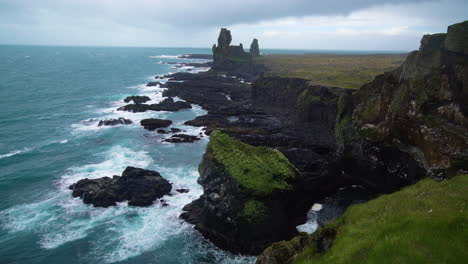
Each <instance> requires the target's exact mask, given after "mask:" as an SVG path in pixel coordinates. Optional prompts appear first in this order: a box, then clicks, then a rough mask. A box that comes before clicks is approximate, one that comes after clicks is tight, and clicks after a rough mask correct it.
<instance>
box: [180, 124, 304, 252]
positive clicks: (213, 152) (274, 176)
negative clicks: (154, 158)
mask: <svg viewBox="0 0 468 264" xmlns="http://www.w3.org/2000/svg"><path fill="white" fill-rule="evenodd" d="M199 173H200V178H199V179H198V183H200V184H201V185H202V186H203V190H204V194H203V195H202V196H201V197H200V198H199V199H197V200H195V201H194V202H192V203H191V204H189V205H187V206H185V207H184V211H186V212H184V213H183V214H182V215H181V217H182V218H184V219H185V220H187V221H188V222H190V223H193V224H195V228H196V229H197V230H199V231H200V232H201V233H202V234H203V235H204V236H205V237H206V238H208V239H209V240H210V241H212V242H213V243H214V244H215V245H217V246H219V247H220V248H223V249H226V250H229V251H231V252H234V253H242V254H258V253H259V252H261V251H262V250H263V249H264V248H266V247H267V246H268V245H269V244H271V243H272V242H274V241H279V240H283V239H287V238H290V237H292V235H294V234H295V233H296V231H295V225H294V224H292V222H293V221H291V220H292V219H291V216H292V215H294V214H293V213H291V211H292V210H293V208H294V206H293V205H294V199H293V198H292V196H291V195H290V194H291V193H292V192H294V189H295V186H294V184H293V182H294V181H295V180H296V179H297V178H299V177H301V176H300V174H299V172H298V171H297V169H296V168H295V167H294V166H293V165H292V164H291V163H289V161H288V160H287V159H286V158H285V157H284V156H283V155H282V154H281V153H280V152H279V151H276V150H274V149H270V148H265V147H253V146H250V145H247V144H245V143H242V142H240V141H238V140H235V139H232V138H230V137H228V136H227V135H225V134H223V133H221V132H218V131H216V132H214V133H213V134H212V135H211V137H210V143H209V144H208V146H207V149H206V152H205V154H204V156H203V160H202V162H201V164H200V166H199Z"/></svg>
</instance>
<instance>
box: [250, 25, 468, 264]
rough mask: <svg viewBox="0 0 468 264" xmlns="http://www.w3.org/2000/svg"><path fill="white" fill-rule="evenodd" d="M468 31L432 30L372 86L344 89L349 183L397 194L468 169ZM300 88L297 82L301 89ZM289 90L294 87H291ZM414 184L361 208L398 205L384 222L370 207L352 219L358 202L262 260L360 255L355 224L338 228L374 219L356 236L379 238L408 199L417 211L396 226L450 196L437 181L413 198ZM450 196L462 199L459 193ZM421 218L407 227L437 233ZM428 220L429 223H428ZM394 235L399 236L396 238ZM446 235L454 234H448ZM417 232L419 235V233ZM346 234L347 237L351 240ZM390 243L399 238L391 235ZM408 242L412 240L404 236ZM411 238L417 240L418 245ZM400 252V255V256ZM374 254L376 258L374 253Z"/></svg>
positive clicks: (339, 139) (340, 119)
mask: <svg viewBox="0 0 468 264" xmlns="http://www.w3.org/2000/svg"><path fill="white" fill-rule="evenodd" d="M467 36H468V21H466V22H463V23H459V24H455V25H452V26H450V27H449V28H448V33H447V34H434V35H425V36H424V37H423V38H422V40H421V46H420V48H419V50H418V51H414V52H412V53H410V54H409V56H408V58H407V59H406V61H405V62H404V63H403V65H401V66H400V67H398V68H397V69H395V70H393V71H390V72H386V73H384V74H382V75H379V76H377V77H376V78H375V79H374V80H373V81H372V82H370V83H368V84H365V85H364V86H363V87H362V88H361V89H360V90H358V91H356V92H354V93H352V94H351V93H343V94H342V95H341V96H340V99H339V102H338V110H337V118H336V125H335V129H334V133H335V137H336V157H337V160H336V161H335V164H336V167H337V168H338V169H339V170H340V171H341V172H342V173H340V176H339V178H338V180H339V181H342V180H343V179H345V178H348V180H349V181H351V182H353V183H355V184H360V185H362V186H363V187H364V188H366V189H367V190H368V191H370V192H371V193H374V194H381V193H388V192H394V191H397V190H399V189H400V188H401V187H403V186H406V185H409V184H412V183H415V182H416V181H418V180H419V179H421V178H423V177H426V176H433V177H435V178H436V179H440V178H450V177H452V176H453V175H456V174H464V173H466V171H468V152H467V151H468V122H467V120H468V119H467V117H468V56H467V55H468V54H467V52H466V51H467V50H468V45H467V44H468V42H467ZM296 86H297V85H294V87H296ZM286 87H287V88H288V89H289V86H286ZM277 96H278V95H277ZM314 135H315V134H314ZM461 177H465V178H466V175H465V176H459V178H458V179H459V180H460V179H461ZM452 180H454V179H451V180H448V181H444V182H443V183H440V184H441V185H443V184H446V183H447V182H450V181H452ZM429 181H431V180H429V179H426V180H425V181H424V182H425V183H424V184H428V182H429ZM432 182H433V181H432ZM418 184H420V183H418ZM430 184H437V183H434V182H433V183H430ZM430 184H429V185H430ZM447 184H448V183H447ZM456 185H457V183H455V184H453V186H456ZM410 188H413V187H409V188H408V189H404V190H403V191H401V192H400V193H402V194H403V193H405V190H408V191H406V194H405V195H406V196H405V197H404V198H399V200H398V199H397V200H396V201H395V200H391V199H390V198H389V197H398V196H399V195H402V194H399V193H398V192H397V193H395V194H392V195H391V196H390V195H389V196H382V197H380V198H378V199H377V200H375V201H372V202H371V203H369V204H370V205H369V206H367V205H366V206H363V207H360V208H361V209H362V210H366V209H367V208H370V206H371V204H372V205H375V204H379V203H381V204H380V205H379V207H376V209H372V210H371V211H372V212H380V211H387V210H388V208H394V212H392V213H386V214H384V215H382V216H381V220H376V219H375V217H374V216H372V217H371V218H369V215H370V213H366V212H364V213H362V214H360V215H359V218H356V219H353V220H351V218H352V216H355V212H356V210H359V209H357V207H353V208H352V209H351V210H352V212H349V211H348V213H346V214H345V215H344V216H342V217H340V218H338V219H337V220H335V221H333V222H332V223H331V224H329V225H325V226H324V227H323V228H322V229H320V230H318V231H316V232H315V233H314V234H313V235H311V236H307V235H300V236H297V237H295V238H294V239H293V240H291V241H289V242H284V241H283V242H279V243H275V244H273V245H272V246H271V247H269V248H268V249H267V250H265V251H264V252H263V253H262V254H261V255H260V256H259V258H258V260H257V263H262V264H276V263H293V261H295V260H296V261H302V260H305V259H310V258H314V260H317V261H318V259H319V256H328V257H327V260H328V261H325V263H327V262H336V263H341V262H340V261H333V260H336V259H337V258H335V259H333V258H332V257H330V256H332V255H333V254H335V257H336V253H338V252H339V254H340V259H342V260H343V258H342V257H343V256H344V255H345V253H346V252H348V253H349V252H355V251H352V250H351V251H348V250H349V248H350V247H349V241H350V240H346V238H343V237H345V236H346V235H345V233H346V231H344V230H348V231H349V230H358V229H353V228H352V227H349V228H347V229H346V228H345V227H343V228H342V229H339V230H341V231H338V232H337V230H338V228H340V227H341V226H346V225H350V224H351V223H358V221H361V222H363V221H367V220H366V219H370V220H369V221H368V223H361V224H359V226H366V229H363V230H367V229H368V228H369V229H370V225H376V229H375V230H374V231H373V232H367V235H364V236H363V235H362V234H354V235H353V237H360V239H359V240H356V242H357V241H363V240H365V238H364V237H365V236H368V237H372V236H373V235H374V234H375V233H377V232H381V230H385V223H388V222H389V218H388V216H390V215H391V216H393V215H397V214H400V213H401V208H400V205H401V203H402V202H403V203H408V202H409V201H411V202H412V204H413V205H412V206H414V208H410V207H408V205H405V207H404V208H405V209H408V208H410V209H409V210H408V211H407V212H405V213H404V214H403V215H402V217H396V218H395V220H392V221H391V222H392V227H394V226H395V224H393V223H396V222H398V221H400V219H407V218H405V217H407V216H408V215H411V214H413V213H414V212H417V211H418V210H421V211H423V210H425V211H424V213H422V214H421V215H424V217H423V218H424V219H427V218H426V214H427V213H428V211H427V210H426V209H425V207H424V206H423V205H422V204H421V202H422V201H427V200H429V199H433V200H432V201H433V202H435V203H438V202H440V199H444V198H443V197H448V196H446V195H443V194H444V193H446V191H444V190H443V189H441V188H439V187H438V186H437V187H436V186H431V187H430V188H427V189H426V190H425V191H418V195H417V196H418V198H417V199H414V197H415V196H416V195H415V193H412V192H411V191H409V190H411V189H410ZM418 188H420V187H416V188H415V190H419V189H418ZM436 189H438V191H437V192H439V193H438V195H441V196H439V197H436V198H434V197H433V196H434V194H435V190H436ZM425 194H427V196H428V197H426V198H423V197H422V196H423V195H425ZM451 197H455V195H453V196H451ZM379 199H380V200H379ZM386 199H387V200H386ZM392 199H395V198H392ZM414 201H416V202H414ZM431 203H432V202H431ZM440 203H441V204H444V205H443V206H440V207H438V208H439V209H440V208H447V207H448V206H449V204H450V206H451V205H454V204H456V203H450V202H440ZM392 204H393V205H392ZM384 208H385V209H384ZM431 208H432V207H431ZM353 212H354V213H353ZM429 212H432V210H429ZM458 212H460V211H458V209H457V210H455V211H453V212H452V213H458ZM452 213H443V215H444V217H441V218H440V219H445V218H446V217H447V215H452ZM416 217H420V215H417V213H416V215H414V217H413V216H411V217H410V218H408V219H410V220H408V221H405V222H404V224H401V227H403V226H404V227H406V228H408V227H410V228H412V223H414V222H412V221H413V220H414V219H415V218H416ZM343 219H344V221H343ZM397 219H398V220H397ZM433 219H436V218H433ZM437 219H439V218H437ZM376 221H377V222H376ZM378 221H380V222H378ZM418 221H419V220H418ZM421 221H422V222H417V224H416V225H417V228H414V229H408V230H406V231H405V232H408V233H410V232H419V230H423V229H425V228H427V229H428V230H434V227H433V224H434V222H432V221H433V220H431V222H430V223H429V222H427V223H426V222H424V221H425V220H421ZM423 222H424V224H422V223H423ZM379 223H382V224H381V225H380V224H379ZM351 225H352V224H351ZM442 225H445V224H442ZM450 225H452V224H450ZM390 229H391V230H390ZM390 229H388V230H387V231H388V232H387V231H384V232H385V237H390V236H392V237H394V238H395V237H399V238H407V237H408V236H407V235H402V234H398V231H399V230H400V229H401V228H398V229H396V231H395V229H393V228H390ZM435 229H438V228H435ZM431 232H432V231H431ZM394 234H396V235H395V236H394ZM340 236H341V238H340ZM442 236H443V237H449V236H447V235H446V234H443V235H442ZM415 237H419V235H418V236H415ZM339 239H342V240H340V241H341V242H336V243H337V244H336V246H337V247H339V248H336V249H335V250H330V251H328V249H329V248H330V247H333V246H334V243H335V242H334V241H335V240H339ZM343 239H344V240H346V241H347V242H344V240H343ZM390 240H391V241H397V240H393V239H392V238H390ZM403 240H404V239H403ZM382 241H388V240H387V239H385V240H382V239H376V240H373V242H372V243H369V244H367V247H368V248H367V249H366V246H365V245H364V246H362V245H361V246H360V247H356V246H354V247H353V248H354V249H357V250H364V251H363V252H368V251H369V250H371V249H369V247H370V248H373V249H375V248H376V247H374V245H375V244H374V242H382ZM402 243H406V242H405V241H402ZM409 243H411V244H412V245H413V242H409ZM399 245H400V243H399V242H392V243H391V246H392V249H389V250H392V251H393V250H396V251H398V250H401V248H399ZM431 245H432V244H431ZM387 246H388V245H387ZM387 246H382V245H381V246H380V248H383V247H385V248H387ZM426 246H427V245H425V246H424V247H426ZM442 246H443V243H441V244H440V245H438V246H437V249H434V251H436V250H437V251H439V252H442V251H441V250H440V249H439V247H442ZM345 247H347V248H345ZM402 248H403V251H404V250H406V249H407V248H406V247H402ZM396 251H395V252H396ZM333 252H335V253H333ZM360 252H361V251H360ZM317 253H320V254H317ZM401 255H402V254H395V256H398V257H399V256H401ZM454 255H456V254H447V256H445V257H444V258H447V257H452V258H453V256H454ZM359 256H365V255H362V254H360V253H358V252H355V253H352V254H351V255H348V256H347V258H348V257H349V259H347V260H346V261H343V262H344V263H348V262H349V263H361V262H363V259H360V260H356V259H353V257H358V258H359ZM373 256H374V257H375V254H374V255H373ZM438 256H439V255H438ZM381 257H382V259H386V260H388V258H387V257H389V255H388V254H383V255H382V256H381ZM432 257H433V256H432ZM322 260H323V259H322ZM366 260H368V259H366ZM398 261H401V259H399V260H398ZM318 262H320V261H318ZM371 262H376V263H377V262H382V261H371ZM407 262H411V261H407ZM454 262H456V261H454ZM320 263H321V262H320Z"/></svg>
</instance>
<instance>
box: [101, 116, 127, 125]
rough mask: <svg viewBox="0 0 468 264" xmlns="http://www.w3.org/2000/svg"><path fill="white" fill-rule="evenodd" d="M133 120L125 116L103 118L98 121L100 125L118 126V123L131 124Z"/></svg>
mask: <svg viewBox="0 0 468 264" xmlns="http://www.w3.org/2000/svg"><path fill="white" fill-rule="evenodd" d="M132 123H133V122H132V120H129V119H125V118H123V117H119V118H111V119H106V120H101V121H99V123H98V126H116V125H129V124H132Z"/></svg>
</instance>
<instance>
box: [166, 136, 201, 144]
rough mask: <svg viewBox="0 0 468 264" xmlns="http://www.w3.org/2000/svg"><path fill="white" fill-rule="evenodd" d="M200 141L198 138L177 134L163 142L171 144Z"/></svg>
mask: <svg viewBox="0 0 468 264" xmlns="http://www.w3.org/2000/svg"><path fill="white" fill-rule="evenodd" d="M197 140H200V138H199V137H197V136H192V135H185V134H176V135H173V136H172V137H170V138H166V139H164V140H163V142H169V143H192V142H194V141H197Z"/></svg>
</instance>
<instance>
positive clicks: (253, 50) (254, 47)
mask: <svg viewBox="0 0 468 264" xmlns="http://www.w3.org/2000/svg"><path fill="white" fill-rule="evenodd" d="M250 56H252V57H259V56H260V48H259V47H258V40H257V39H256V38H254V39H253V41H252V44H250Z"/></svg>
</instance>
